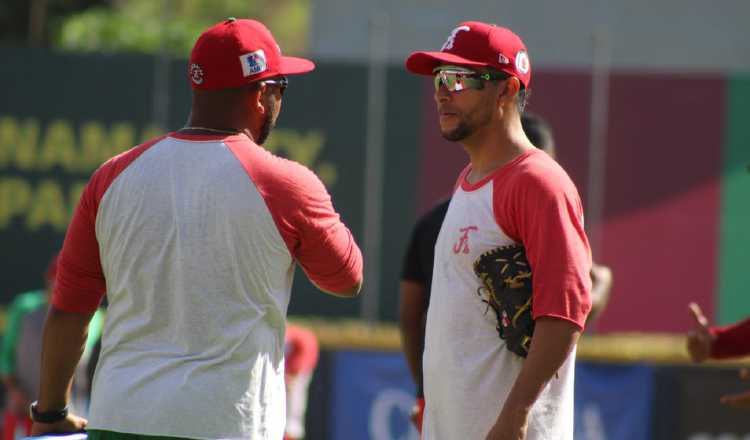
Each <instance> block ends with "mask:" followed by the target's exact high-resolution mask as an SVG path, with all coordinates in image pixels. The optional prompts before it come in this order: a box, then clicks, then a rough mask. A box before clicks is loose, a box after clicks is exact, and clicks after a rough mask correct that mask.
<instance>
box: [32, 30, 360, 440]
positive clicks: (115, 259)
mask: <svg viewBox="0 0 750 440" xmlns="http://www.w3.org/2000/svg"><path fill="white" fill-rule="evenodd" d="M313 68H314V64H313V63H312V62H311V61H308V60H305V59H301V58H292V57H286V56H282V55H281V52H280V49H279V46H278V45H277V44H276V42H275V41H274V38H273V36H272V35H271V33H270V32H269V31H268V29H266V27H265V26H264V25H263V24H261V23H259V22H257V21H253V20H237V19H234V18H230V19H228V20H226V21H224V22H221V23H218V24H216V25H215V26H213V27H211V28H210V29H208V30H207V31H206V32H204V33H203V34H202V35H201V36H200V38H198V41H197V42H196V44H195V46H194V48H193V51H192V53H191V57H190V61H189V67H188V72H187V73H188V78H189V81H190V82H191V85H192V88H193V102H192V108H191V114H190V118H189V121H188V124H187V126H185V127H183V128H182V129H180V130H177V131H175V132H172V133H169V134H167V135H165V136H163V137H160V138H158V139H154V140H152V141H150V142H147V143H145V144H143V145H140V146H137V147H135V148H133V149H131V150H129V151H127V152H125V153H123V154H121V155H119V156H116V157H114V158H112V159H110V160H109V161H107V162H106V163H105V164H104V165H102V166H101V167H100V168H99V169H98V170H97V171H96V172H95V173H94V175H93V176H92V177H91V180H90V181H89V183H88V185H87V187H86V188H85V190H84V192H83V195H82V196H81V200H80V202H79V204H78V206H77V207H76V211H75V214H74V216H73V220H72V222H71V224H70V227H69V228H68V232H67V235H66V237H65V244H64V246H63V250H62V253H61V256H60V263H59V268H58V275H57V287H56V289H55V291H54V293H53V296H52V301H51V302H52V305H51V307H50V312H49V317H48V318H47V324H46V328H45V333H44V348H43V353H42V376H41V387H40V393H39V400H38V401H37V402H35V403H34V404H32V406H31V414H32V418H33V419H34V422H35V423H34V425H33V433H34V434H37V435H38V434H43V433H49V432H72V431H75V430H78V429H81V428H83V427H84V426H86V425H87V423H88V426H87V429H88V432H89V437H90V438H93V439H126V438H132V439H135V438H139V439H142V438H148V437H153V436H157V437H181V438H200V439H240V438H242V439H248V438H251V439H281V438H282V437H283V435H284V425H285V416H284V414H285V399H284V395H285V391H284V331H285V325H286V312H287V306H288V304H289V296H290V291H291V287H292V278H293V274H294V266H295V263H298V264H299V265H301V266H302V268H303V270H304V271H305V274H306V275H307V276H308V278H310V280H311V281H312V282H313V283H314V284H315V285H317V286H318V287H319V288H320V289H321V290H323V291H325V292H328V293H330V294H333V295H338V296H345V297H351V296H354V295H356V294H357V293H358V292H359V289H360V286H361V282H362V255H361V252H360V250H359V248H358V246H357V244H356V243H355V242H354V239H353V238H352V234H351V232H350V231H349V229H348V228H347V227H346V226H345V225H344V224H343V223H342V222H341V220H340V218H339V215H338V214H337V213H336V211H335V210H334V209H333V205H332V203H331V198H330V196H329V195H328V193H327V191H326V189H325V187H324V186H323V184H322V183H321V182H320V180H319V179H318V177H317V176H315V174H313V173H312V172H311V171H310V170H308V169H307V168H305V167H303V166H302V165H300V164H297V163H295V162H292V161H289V160H286V159H282V158H280V157H276V156H274V155H273V154H271V153H270V152H268V151H267V150H265V149H263V148H262V147H261V146H260V145H261V144H262V143H263V141H264V140H265V138H266V137H267V136H268V133H269V132H270V130H271V128H272V127H273V126H274V123H275V121H276V118H277V117H278V115H279V111H280V109H281V102H282V97H283V94H284V91H285V89H286V86H287V78H286V75H291V74H300V73H305V72H309V71H311V70H313ZM105 290H106V295H107V300H108V304H109V306H108V312H107V321H106V324H105V328H104V332H103V333H104V336H103V339H102V347H101V354H100V358H99V363H98V367H97V370H96V374H95V377H94V387H93V393H92V399H91V410H90V419H91V421H90V422H87V421H86V420H83V419H81V418H80V417H77V416H75V415H73V414H70V413H68V411H67V404H68V399H67V396H66V390H67V388H68V384H69V382H70V378H71V375H72V366H73V365H75V362H76V360H77V357H78V355H79V352H78V348H79V347H80V346H81V341H82V338H83V337H84V335H85V333H86V324H85V323H86V320H87V318H88V317H89V316H90V314H91V313H92V311H93V310H94V309H95V308H96V306H97V304H99V302H100V301H101V299H102V296H103V295H104V292H105Z"/></svg>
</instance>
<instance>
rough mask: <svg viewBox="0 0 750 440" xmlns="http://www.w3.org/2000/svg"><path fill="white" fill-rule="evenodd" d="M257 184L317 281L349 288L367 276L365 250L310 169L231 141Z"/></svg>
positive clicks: (328, 286)
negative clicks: (355, 239)
mask: <svg viewBox="0 0 750 440" xmlns="http://www.w3.org/2000/svg"><path fill="white" fill-rule="evenodd" d="M226 143H227V145H228V147H229V148H230V150H232V152H233V153H234V155H235V157H237V159H238V160H239V161H240V162H241V163H242V165H243V167H244V168H245V170H246V171H247V173H248V174H249V175H250V178H251V179H252V180H253V182H254V183H255V186H256V188H258V191H259V192H260V194H261V196H262V197H263V199H264V200H265V202H266V206H268V209H269V211H270V212H271V216H272V217H273V219H274V222H275V223H276V227H277V228H278V230H279V233H280V234H281V236H282V238H283V239H284V242H285V243H286V245H287V248H288V249H289V252H290V253H291V254H292V257H293V258H294V259H296V260H297V262H298V263H299V264H300V266H301V267H302V269H303V270H304V271H305V273H306V274H307V276H308V277H309V278H310V280H311V281H312V282H314V283H315V284H316V285H317V286H319V287H320V288H322V289H324V290H328V291H332V292H337V291H342V290H345V289H349V288H351V287H352V286H354V285H356V284H357V283H358V282H359V281H360V280H361V279H362V253H361V252H360V250H359V247H358V246H357V243H356V242H355V241H354V237H353V236H352V233H351V231H349V229H348V228H347V227H346V225H344V223H343V222H342V221H341V219H340V217H339V215H338V213H336V211H335V210H334V209H333V203H332V201H331V196H330V195H329V194H328V191H327V190H326V188H325V186H324V185H323V183H322V182H321V181H320V179H319V178H318V176H316V175H315V173H313V172H312V171H310V170H309V169H308V168H306V167H304V166H302V165H300V164H298V163H296V162H293V161H290V160H286V159H283V158H280V157H276V156H274V155H273V154H271V153H270V152H268V151H266V150H265V149H263V148H261V147H259V146H257V145H255V144H252V143H249V142H246V141H233V142H228V141H227V142H226Z"/></svg>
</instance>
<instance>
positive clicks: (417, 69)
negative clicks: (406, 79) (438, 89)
mask: <svg viewBox="0 0 750 440" xmlns="http://www.w3.org/2000/svg"><path fill="white" fill-rule="evenodd" d="M441 64H452V65H458V66H471V67H483V66H486V65H487V63H480V62H477V61H472V60H470V59H468V58H464V57H460V56H458V55H453V54H451V53H447V52H414V53H413V54H411V55H409V57H408V58H407V59H406V69H407V70H408V71H409V72H412V73H416V74H417V75H432V73H433V72H432V71H433V70H434V69H435V68H436V67H437V66H439V65H441Z"/></svg>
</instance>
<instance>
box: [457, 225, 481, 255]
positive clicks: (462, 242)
mask: <svg viewBox="0 0 750 440" xmlns="http://www.w3.org/2000/svg"><path fill="white" fill-rule="evenodd" d="M478 229H479V228H477V227H476V226H467V227H465V228H461V229H459V231H461V236H460V237H458V242H457V243H456V244H454V245H453V253H454V254H460V253H462V252H463V253H464V254H468V253H469V232H474V231H476V230H478Z"/></svg>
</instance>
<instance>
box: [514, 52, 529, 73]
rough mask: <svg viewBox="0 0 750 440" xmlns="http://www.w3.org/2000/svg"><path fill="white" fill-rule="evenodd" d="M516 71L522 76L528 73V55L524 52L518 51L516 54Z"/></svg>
mask: <svg viewBox="0 0 750 440" xmlns="http://www.w3.org/2000/svg"><path fill="white" fill-rule="evenodd" d="M516 69H517V70H518V71H519V72H521V73H522V74H527V73H529V55H528V54H527V53H526V51H525V50H519V51H518V53H517V54H516Z"/></svg>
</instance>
